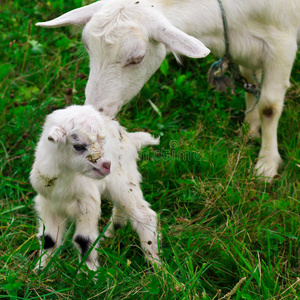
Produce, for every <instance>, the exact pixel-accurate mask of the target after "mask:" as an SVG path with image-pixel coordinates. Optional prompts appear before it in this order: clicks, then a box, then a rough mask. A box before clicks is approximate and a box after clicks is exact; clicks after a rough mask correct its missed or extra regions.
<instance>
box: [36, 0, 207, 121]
mask: <svg viewBox="0 0 300 300" xmlns="http://www.w3.org/2000/svg"><path fill="white" fill-rule="evenodd" d="M71 24H73V25H85V27H84V29H83V33H82V40H83V42H84V44H85V47H86V49H87V51H88V53H89V56H90V74H89V79H88V83H87V87H86V102H85V103H86V104H91V105H93V106H94V107H95V108H96V109H98V110H99V111H103V112H104V113H105V114H107V115H109V116H115V115H116V114H117V112H118V111H119V110H120V109H121V107H122V106H123V105H124V104H125V103H127V102H128V101H129V100H130V99H131V98H132V97H134V96H135V95H136V94H137V93H138V92H139V91H140V89H141V88H142V86H143V85H144V83H146V82H147V80H148V79H149V78H150V77H151V75H152V74H153V73H154V72H155V71H156V70H157V69H158V68H159V66H160V64H161V63H162V61H163V59H164V58H165V56H166V51H167V50H171V51H172V52H174V53H175V54H176V53H178V54H183V55H186V56H189V57H193V58H200V57H204V56H206V55H208V53H209V52H210V51H209V50H208V49H207V48H206V47H205V46H204V45H203V44H202V43H201V42H200V41H199V40H197V39H196V38H194V37H192V36H189V35H187V34H185V33H184V32H183V31H181V30H179V29H177V28H176V27H174V26H173V25H172V24H171V23H170V22H169V21H168V20H167V19H166V17H165V16H164V15H163V14H162V13H161V12H160V11H159V10H158V9H157V8H156V7H155V5H152V4H151V3H150V1H148V0H141V1H138V0H103V1H98V2H95V3H93V4H91V5H88V6H85V7H82V8H78V9H75V10H72V11H70V12H68V13H66V14H64V15H62V16H60V17H58V18H56V19H54V20H51V21H48V22H43V23H37V25H38V26H43V27H59V26H64V25H71Z"/></svg>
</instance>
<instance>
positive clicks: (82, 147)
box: [73, 145, 87, 152]
mask: <svg viewBox="0 0 300 300" xmlns="http://www.w3.org/2000/svg"><path fill="white" fill-rule="evenodd" d="M73 148H74V149H75V150H76V151H78V152H84V151H86V150H87V149H86V145H74V146H73Z"/></svg>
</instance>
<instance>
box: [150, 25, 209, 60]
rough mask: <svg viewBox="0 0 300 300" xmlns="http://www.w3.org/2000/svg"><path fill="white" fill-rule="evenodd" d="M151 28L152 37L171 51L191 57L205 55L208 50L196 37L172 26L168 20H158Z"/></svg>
mask: <svg viewBox="0 0 300 300" xmlns="http://www.w3.org/2000/svg"><path fill="white" fill-rule="evenodd" d="M156 24H157V25H155V26H153V28H152V32H151V34H152V37H153V38H154V39H155V40H156V41H158V42H161V43H163V44H164V45H165V46H167V47H168V48H169V49H170V50H171V51H173V52H177V53H180V54H183V55H185V56H188V57H192V58H201V57H205V56H207V55H208V54H209V53H210V50H209V49H208V48H206V47H205V45H204V44H203V43H202V42H200V41H199V40H198V39H196V38H194V37H193V36H190V35H188V34H186V33H184V32H183V31H181V30H179V29H178V28H176V27H175V26H173V25H172V24H171V23H170V22H169V21H168V20H163V21H162V20H158V21H157V23H156Z"/></svg>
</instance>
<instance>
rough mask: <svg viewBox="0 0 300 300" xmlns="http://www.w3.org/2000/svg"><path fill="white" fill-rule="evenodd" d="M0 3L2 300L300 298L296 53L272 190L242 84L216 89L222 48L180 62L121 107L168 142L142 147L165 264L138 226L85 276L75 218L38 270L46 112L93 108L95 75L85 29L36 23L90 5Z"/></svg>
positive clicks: (137, 125)
mask: <svg viewBox="0 0 300 300" xmlns="http://www.w3.org/2000/svg"><path fill="white" fill-rule="evenodd" d="M2 3H3V4H2V5H1V7H0V11H1V20H0V29H1V41H2V42H1V48H0V55H1V63H0V81H1V83H0V90H1V100H0V126H1V128H0V137H1V138H0V160H1V162H0V170H1V173H0V177H1V186H0V207H1V210H0V298H1V299H220V298H222V297H224V298H223V299H229V296H226V294H227V293H229V292H230V291H232V290H233V289H234V287H235V285H236V284H237V283H238V282H239V281H240V280H241V279H242V278H244V277H245V280H244V282H242V283H241V284H240V286H239V287H238V288H237V291H236V293H235V294H234V295H233V296H232V297H231V299H246V300H248V299H264V300H266V299H300V282H299V277H300V252H299V249H300V247H299V246H300V242H299V238H300V233H299V230H300V217H299V214H300V185H299V184H300V183H299V181H300V180H299V179H300V176H299V173H300V172H299V171H300V168H299V165H300V147H299V141H300V134H299V132H300V122H299V92H300V84H299V82H300V56H299V55H298V58H297V60H296V62H295V65H294V69H293V73H292V78H291V82H292V86H291V88H290V89H289V90H288V93H287V97H286V102H285V108H284V112H283V115H282V117H281V120H280V126H279V131H278V140H279V149H280V153H281V155H282V157H283V159H284V166H283V168H282V169H281V171H280V174H281V177H280V178H279V179H277V180H275V181H274V182H273V184H272V185H270V184H263V183H260V182H259V181H257V180H256V178H255V177H254V175H253V168H254V165H255V159H256V157H257V155H258V152H259V148H260V142H259V141H257V140H254V141H253V140H251V139H249V138H248V136H247V128H246V127H245V126H243V125H242V121H243V118H244V113H243V111H244V109H245V105H244V94H243V92H241V91H239V92H238V93H237V95H236V96H232V95H225V94H218V93H216V92H214V91H213V90H211V89H210V87H209V86H208V85H207V76H206V74H207V71H208V68H209V66H210V64H211V63H212V62H213V61H214V59H215V58H213V57H211V56H210V57H209V58H208V59H202V60H189V59H186V58H184V59H183V65H182V66H179V65H178V64H177V63H176V61H175V59H174V58H173V57H171V56H170V57H169V58H168V64H167V63H166V62H165V63H164V67H163V68H162V71H161V72H157V73H156V74H155V75H154V76H153V77H152V78H151V80H150V81H149V82H148V83H147V84H146V85H145V86H144V88H143V90H142V91H141V93H140V94H139V95H138V96H137V97H136V99H134V100H133V101H132V102H130V103H129V104H128V105H127V106H126V107H124V108H123V110H122V112H121V113H120V114H119V115H118V119H119V121H120V123H121V124H122V125H124V126H126V127H127V128H128V130H129V131H134V130H138V129H139V130H148V131H149V132H151V133H153V134H154V135H160V136H161V144H160V145H159V146H157V147H153V148H150V149H145V150H144V151H143V152H142V154H141V160H140V162H139V166H140V171H141V173H142V174H143V178H144V180H143V184H142V189H143V192H144V195H145V198H146V200H147V201H149V202H150V203H151V205H152V208H153V209H154V210H155V211H156V212H157V213H158V216H159V227H160V231H161V234H162V242H161V257H162V260H163V263H164V265H163V268H162V269H161V270H152V269H151V267H150V266H149V265H148V264H147V262H145V260H144V256H143V254H142V251H141V249H140V246H139V240H138V238H137V236H136V235H135V234H134V233H133V231H132V230H131V228H129V227H128V228H124V229H122V230H121V231H119V232H118V234H117V235H116V237H115V238H114V239H112V240H111V241H106V242H104V243H101V245H100V248H99V250H98V251H99V261H100V264H101V267H100V268H99V270H98V271H97V272H96V274H94V273H92V272H88V273H84V272H79V273H77V272H76V270H77V267H78V255H77V252H76V250H75V248H74V247H73V245H72V243H71V236H72V233H73V232H74V226H73V225H72V226H70V229H69V230H68V234H67V235H66V240H65V242H64V244H63V246H62V247H61V248H59V249H58V251H57V252H56V253H55V255H54V257H53V259H52V260H51V262H50V263H49V265H48V268H47V269H46V270H45V271H43V272H42V273H41V274H40V275H36V274H35V273H34V272H33V268H34V265H35V263H36V260H37V250H38V248H39V245H38V241H37V239H36V238H35V234H36V232H37V216H36V213H35V211H34V209H33V198H34V195H35V192H34V191H33V189H32V187H31V186H30V183H29V179H28V178H29V173H30V168H31V165H32V163H33V159H34V148H35V145H36V143H37V141H38V138H39V134H40V133H41V126H42V124H43V122H44V119H45V116H46V115H47V114H49V113H50V112H52V111H53V110H54V109H57V108H62V107H65V106H66V105H67V104H68V103H76V104H83V102H84V89H85V85H86V81H87V75H88V72H89V69H88V57H87V54H86V53H85V51H84V47H83V45H82V43H81V41H80V33H77V32H76V33H73V34H72V33H71V30H70V29H69V28H58V29H42V28H37V27H35V26H34V24H35V23H36V22H38V21H42V20H48V19H51V18H54V17H56V16H58V15H60V14H61V13H62V12H66V11H68V10H70V9H72V8H75V7H79V6H81V5H84V4H87V3H88V1H81V0H75V1H70V0H68V1H62V0H57V1H48V2H46V1H20V0H15V1H5V0H4V1H2ZM70 88H71V89H72V90H73V95H72V96H71V97H70V96H68V95H67V94H68V92H67V89H70ZM70 98H71V99H70ZM148 99H150V100H151V101H152V102H153V103H154V104H155V105H156V107H157V108H158V109H159V111H160V112H161V116H160V115H159V114H158V113H157V112H156V111H155V110H154V109H153V108H152V106H151V104H150V102H149V101H147V100H148ZM241 127H242V132H243V133H244V135H243V136H241V135H240V134H239V129H240V128H241ZM102 209H103V217H102V219H101V221H100V229H101V231H103V229H104V228H105V226H106V224H107V222H108V219H109V217H110V212H111V209H112V205H111V204H110V203H109V202H107V201H103V205H102ZM95 277H97V278H98V280H93V278H95ZM297 280H298V281H297Z"/></svg>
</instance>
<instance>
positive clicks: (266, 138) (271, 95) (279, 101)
mask: <svg viewBox="0 0 300 300" xmlns="http://www.w3.org/2000/svg"><path fill="white" fill-rule="evenodd" d="M286 40H287V37H283V38H282V39H280V37H278V41H279V43H282V41H286ZM274 49H276V50H277V53H276V54H274V53H273V55H272V53H270V54H269V56H268V57H267V58H266V60H265V65H264V82H263V87H262V91H261V97H260V100H259V103H258V110H259V115H260V119H261V123H262V145H261V150H260V153H259V157H258V161H257V164H256V166H255V168H256V172H257V174H258V175H262V176H264V177H265V180H266V181H269V182H270V181H271V180H272V178H273V177H274V176H276V175H277V170H278V168H279V165H280V164H281V162H282V160H281V157H280V155H279V152H278V143H277V128H278V121H279V118H280V115H281V112H282V108H283V102H284V97H285V93H286V90H287V88H288V87H289V77H290V74H291V70H292V66H293V62H294V59H295V55H296V50H297V44H296V40H294V41H292V42H290V43H285V44H283V43H282V44H279V45H278V44H277V45H276V47H274Z"/></svg>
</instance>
